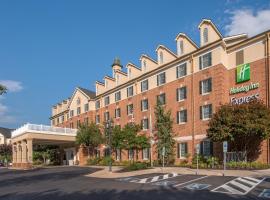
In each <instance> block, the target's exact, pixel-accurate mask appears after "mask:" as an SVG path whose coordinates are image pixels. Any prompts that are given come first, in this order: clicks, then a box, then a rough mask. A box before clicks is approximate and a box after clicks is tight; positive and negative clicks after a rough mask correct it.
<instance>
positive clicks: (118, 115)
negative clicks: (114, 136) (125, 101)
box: [114, 108, 121, 118]
mask: <svg viewBox="0 0 270 200" xmlns="http://www.w3.org/2000/svg"><path fill="white" fill-rule="evenodd" d="M114 112H115V118H119V117H121V109H120V108H116V109H115V110H114Z"/></svg>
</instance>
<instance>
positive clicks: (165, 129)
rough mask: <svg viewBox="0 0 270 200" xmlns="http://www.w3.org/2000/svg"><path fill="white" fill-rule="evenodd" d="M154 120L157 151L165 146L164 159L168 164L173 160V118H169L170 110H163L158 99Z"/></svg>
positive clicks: (160, 150)
mask: <svg viewBox="0 0 270 200" xmlns="http://www.w3.org/2000/svg"><path fill="white" fill-rule="evenodd" d="M155 120H156V121H155V128H156V130H157V139H158V142H157V151H158V152H159V153H161V152H162V149H163V148H164V147H165V155H164V160H165V163H166V164H168V163H169V162H171V161H173V156H174V145H175V141H174V139H173V136H174V133H173V120H172V119H171V111H165V110H164V107H163V106H162V105H161V104H160V102H159V101H158V103H157V105H156V107H155Z"/></svg>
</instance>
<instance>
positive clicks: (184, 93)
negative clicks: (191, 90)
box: [176, 86, 187, 101]
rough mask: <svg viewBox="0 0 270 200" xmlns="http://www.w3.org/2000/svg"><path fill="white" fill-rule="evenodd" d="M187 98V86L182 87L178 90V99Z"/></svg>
mask: <svg viewBox="0 0 270 200" xmlns="http://www.w3.org/2000/svg"><path fill="white" fill-rule="evenodd" d="M186 98H187V87H186V86H184V87H180V88H177V90H176V100H177V101H183V100H185V99H186Z"/></svg>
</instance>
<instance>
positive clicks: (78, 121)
mask: <svg viewBox="0 0 270 200" xmlns="http://www.w3.org/2000/svg"><path fill="white" fill-rule="evenodd" d="M80 125H81V121H80V120H77V128H79V127H80Z"/></svg>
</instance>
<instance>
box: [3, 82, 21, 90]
mask: <svg viewBox="0 0 270 200" xmlns="http://www.w3.org/2000/svg"><path fill="white" fill-rule="evenodd" d="M0 84H1V85H4V86H6V87H7V89H8V91H10V92H19V91H21V90H22V89H23V86H22V83H21V82H18V81H12V80H0Z"/></svg>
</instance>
